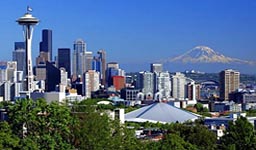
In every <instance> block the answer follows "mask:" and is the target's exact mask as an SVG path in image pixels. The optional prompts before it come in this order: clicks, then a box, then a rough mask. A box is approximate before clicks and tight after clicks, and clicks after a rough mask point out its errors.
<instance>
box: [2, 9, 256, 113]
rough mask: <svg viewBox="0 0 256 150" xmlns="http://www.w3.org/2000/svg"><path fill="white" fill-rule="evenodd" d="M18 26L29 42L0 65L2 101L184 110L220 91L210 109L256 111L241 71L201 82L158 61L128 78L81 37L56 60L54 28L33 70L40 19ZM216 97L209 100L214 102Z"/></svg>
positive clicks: (41, 46) (27, 19)
mask: <svg viewBox="0 0 256 150" xmlns="http://www.w3.org/2000/svg"><path fill="white" fill-rule="evenodd" d="M17 22H18V23H19V24H20V25H22V26H23V27H24V28H23V29H24V35H25V42H15V43H14V51H13V53H12V54H13V55H12V61H7V62H0V97H1V99H2V100H4V101H11V100H16V99H19V98H24V97H28V98H32V99H37V98H45V99H46V100H47V101H53V100H57V101H63V100H71V101H74V100H83V99H87V98H109V99H110V100H112V101H115V102H122V103H125V104H127V105H135V104H149V103H151V102H154V101H168V102H170V103H171V104H172V105H174V106H177V107H182V108H186V106H187V105H194V104H196V103H197V102H198V101H201V100H205V97H202V95H203V94H202V93H204V94H205V93H208V94H209V93H211V92H212V91H217V92H218V94H217V100H221V101H224V102H216V101H213V102H212V103H210V105H209V102H208V101H207V104H208V106H207V107H208V108H209V109H210V110H211V111H226V110H227V109H228V108H229V109H230V107H232V108H234V110H242V109H243V110H245V109H250V108H255V107H256V105H255V104H256V103H255V102H256V95H255V91H254V89H247V88H243V89H241V87H240V72H238V71H235V70H232V69H227V70H223V71H221V72H220V73H219V81H205V82H202V83H200V82H196V81H194V80H193V79H191V78H188V77H186V76H185V74H183V73H180V72H176V73H170V72H168V71H164V70H163V65H162V64H160V63H152V64H150V71H143V72H137V73H129V74H126V73H125V71H124V70H122V69H121V68H120V67H119V64H118V63H117V62H107V60H106V51H105V50H104V49H100V50H98V52H97V54H93V52H91V51H88V50H87V44H86V42H85V41H84V40H82V39H77V40H76V41H74V43H73V48H72V49H70V48H58V50H57V56H56V57H53V49H52V47H53V46H52V44H53V40H52V30H50V29H44V30H42V41H41V42H40V43H39V54H38V56H37V57H36V59H35V65H34V66H32V58H31V40H32V32H31V31H33V28H32V26H34V25H36V24H37V23H38V22H39V20H38V19H37V18H35V17H33V16H32V15H31V13H30V12H29V11H28V12H27V13H26V14H25V15H24V16H23V17H21V18H19V19H18V20H17ZM212 89H213V90H212ZM215 94H216V93H211V95H210V96H209V97H207V99H208V100H209V99H213V98H214V95H215ZM214 100H216V97H215V98H214ZM240 105H241V107H240ZM239 107H240V108H239ZM231 110H233V109H231Z"/></svg>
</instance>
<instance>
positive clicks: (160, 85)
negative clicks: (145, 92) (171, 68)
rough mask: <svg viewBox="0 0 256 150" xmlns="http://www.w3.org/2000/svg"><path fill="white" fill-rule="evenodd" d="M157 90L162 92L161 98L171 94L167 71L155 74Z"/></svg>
mask: <svg viewBox="0 0 256 150" xmlns="http://www.w3.org/2000/svg"><path fill="white" fill-rule="evenodd" d="M157 91H158V92H160V93H161V94H162V97H163V98H169V97H170V96H171V80H170V74H169V72H160V73H159V75H158V76H157Z"/></svg>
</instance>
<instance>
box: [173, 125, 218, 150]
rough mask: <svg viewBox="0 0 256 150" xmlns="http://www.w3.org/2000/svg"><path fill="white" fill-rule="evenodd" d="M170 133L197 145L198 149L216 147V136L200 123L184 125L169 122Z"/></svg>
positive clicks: (212, 148)
mask: <svg viewBox="0 0 256 150" xmlns="http://www.w3.org/2000/svg"><path fill="white" fill-rule="evenodd" d="M168 131H169V132H170V133H175V134H177V135H179V136H180V137H181V138H183V139H184V141H186V142H189V143H191V144H193V145H196V146H197V149H200V150H205V149H207V150H214V149H216V142H217V137H216V135H215V134H214V133H213V132H211V131H209V130H208V129H207V128H206V127H205V126H203V125H200V124H195V125H186V124H179V123H175V124H171V125H170V126H169V127H168Z"/></svg>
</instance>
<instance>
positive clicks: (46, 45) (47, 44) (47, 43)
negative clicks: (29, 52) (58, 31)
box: [40, 29, 52, 62]
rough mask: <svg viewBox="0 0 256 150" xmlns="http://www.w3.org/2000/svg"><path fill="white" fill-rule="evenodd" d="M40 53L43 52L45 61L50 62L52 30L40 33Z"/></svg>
mask: <svg viewBox="0 0 256 150" xmlns="http://www.w3.org/2000/svg"><path fill="white" fill-rule="evenodd" d="M40 52H44V53H45V55H43V56H44V57H45V58H44V59H45V60H48V61H50V62H51V61H52V30H49V29H44V30H43V31H42V42H40Z"/></svg>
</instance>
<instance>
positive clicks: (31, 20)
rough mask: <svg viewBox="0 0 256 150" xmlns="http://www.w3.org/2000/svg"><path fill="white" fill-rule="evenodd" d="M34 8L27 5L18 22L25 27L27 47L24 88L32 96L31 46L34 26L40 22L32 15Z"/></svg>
mask: <svg viewBox="0 0 256 150" xmlns="http://www.w3.org/2000/svg"><path fill="white" fill-rule="evenodd" d="M31 12H32V8H31V7H29V6H28V7H27V12H26V13H25V14H24V16H22V17H20V18H18V20H16V22H18V24H19V25H21V26H22V27H23V33H24V39H25V49H26V59H25V61H26V63H25V65H26V66H25V70H24V74H25V76H26V80H25V87H24V90H25V91H26V92H27V96H28V97H29V98H30V93H31V92H33V90H34V89H33V86H32V84H33V80H34V75H33V70H32V68H33V66H32V55H31V46H32V36H33V29H34V28H33V27H34V26H35V25H37V24H38V22H39V20H38V19H37V18H35V17H33V16H32V14H31Z"/></svg>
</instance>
